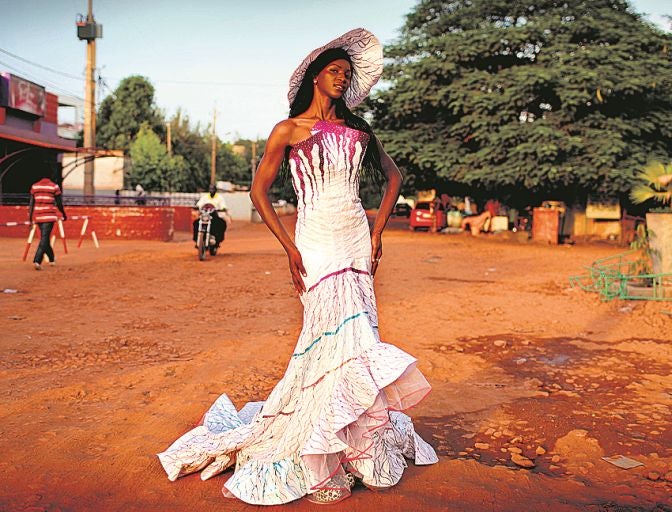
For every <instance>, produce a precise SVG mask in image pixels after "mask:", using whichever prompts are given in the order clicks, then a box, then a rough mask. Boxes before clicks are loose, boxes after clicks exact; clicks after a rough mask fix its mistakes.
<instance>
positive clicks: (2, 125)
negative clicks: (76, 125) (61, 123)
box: [0, 72, 77, 197]
mask: <svg viewBox="0 0 672 512" xmlns="http://www.w3.org/2000/svg"><path fill="white" fill-rule="evenodd" d="M58 107H59V100H58V97H57V96H56V95H55V94H52V93H49V92H47V91H46V90H45V88H44V87H43V86H41V85H39V84H36V83H34V82H31V81H30V80H26V79H25V78H21V77H19V76H17V75H13V74H10V73H5V72H0V197H2V194H27V193H28V192H29V191H30V187H31V185H32V184H33V183H34V182H36V181H37V180H39V179H40V178H43V177H45V176H53V175H54V174H55V173H57V174H58V176H60V170H61V155H62V153H64V152H72V151H75V148H76V146H77V142H76V140H74V139H73V138H65V137H63V136H61V135H59V131H58Z"/></svg>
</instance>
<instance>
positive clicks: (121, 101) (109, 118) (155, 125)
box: [96, 76, 163, 149]
mask: <svg viewBox="0 0 672 512" xmlns="http://www.w3.org/2000/svg"><path fill="white" fill-rule="evenodd" d="M145 123H146V124H148V125H149V127H150V128H151V129H153V130H154V131H155V132H157V133H161V132H162V130H163V116H162V114H161V112H160V111H159V110H158V108H157V107H156V104H155V102H154V86H153V85H152V84H151V83H150V82H149V80H147V79H146V78H145V77H142V76H129V77H127V78H124V79H123V80H122V81H121V82H120V83H119V86H118V87H117V88H116V89H115V91H114V93H112V94H111V95H109V96H107V97H106V98H105V99H104V100H103V101H102V103H101V104H100V107H99V109H98V126H97V129H96V144H97V145H98V146H99V147H103V148H107V149H128V148H129V147H130V145H131V142H133V139H135V136H136V134H137V133H138V132H139V131H140V127H141V126H142V125H143V124H145Z"/></svg>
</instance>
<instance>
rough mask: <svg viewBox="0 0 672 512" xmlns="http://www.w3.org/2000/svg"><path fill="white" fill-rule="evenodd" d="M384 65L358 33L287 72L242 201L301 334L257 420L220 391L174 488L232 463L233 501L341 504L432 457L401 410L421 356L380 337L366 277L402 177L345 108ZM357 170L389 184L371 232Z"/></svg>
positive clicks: (422, 387)
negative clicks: (266, 238)
mask: <svg viewBox="0 0 672 512" xmlns="http://www.w3.org/2000/svg"><path fill="white" fill-rule="evenodd" d="M382 66H383V54H382V47H381V45H380V43H379V41H378V39H376V38H375V36H374V35H373V34H371V33H370V32H369V31H367V30H365V29H355V30H352V31H350V32H348V33H346V34H344V35H342V36H341V37H339V38H337V39H335V40H333V41H331V42H330V43H328V44H327V45H325V46H323V47H321V48H318V49H316V50H314V51H313V52H311V53H310V54H309V55H308V56H307V57H306V58H305V59H304V61H303V62H302V63H301V65H300V66H299V67H298V68H297V69H296V71H295V72H294V74H293V75H292V77H291V79H290V89H289V94H288V98H289V103H290V114H289V119H286V120H284V121H281V122H280V123H278V124H277V125H276V126H275V128H274V129H273V131H272V132H271V135H270V136H269V138H268V142H267V145H266V150H265V152H264V156H263V158H262V160H261V162H260V164H259V167H258V169H257V172H256V175H255V177H254V181H253V183H252V188H251V193H250V196H251V199H252V202H253V203H254V206H255V207H256V208H257V211H258V212H259V215H260V216H261V218H262V219H263V220H264V222H265V223H266V225H267V226H268V228H269V229H270V230H271V232H272V233H273V234H274V235H275V236H276V238H277V239H278V241H279V242H280V244H281V245H282V246H283V248H284V249H285V252H286V253H287V257H288V260H289V270H290V273H291V277H292V281H293V283H294V287H295V289H296V291H297V292H298V293H299V297H300V300H301V302H302V303H303V308H304V313H303V329H302V331H301V334H300V336H299V339H298V342H297V344H296V348H295V349H294V351H293V353H292V355H291V357H290V362H289V365H288V366H287V370H286V372H285V375H284V376H283V378H282V379H281V380H280V382H278V384H277V385H276V387H275V388H274V389H273V391H272V392H271V394H270V395H269V397H268V398H267V400H266V401H265V402H264V403H263V405H262V406H261V407H260V408H259V410H258V411H257V412H256V414H253V415H251V416H252V417H250V414H248V413H250V412H251V410H254V404H248V405H247V406H245V407H244V408H243V409H242V410H241V412H240V413H237V412H236V409H235V408H234V407H233V404H232V403H231V401H230V400H229V399H228V397H226V395H222V396H221V397H220V398H219V399H218V400H217V401H216V402H215V405H214V406H213V407H212V408H211V409H210V410H209V411H208V412H207V413H206V415H205V418H204V422H203V424H202V425H200V426H198V427H196V428H195V429H193V430H191V431H189V432H187V433H186V434H184V435H183V436H182V437H181V438H179V439H178V440H177V441H176V442H175V443H173V445H172V446H170V447H169V448H168V449H167V450H166V451H164V452H162V453H160V454H159V459H160V461H161V463H162V465H163V467H164V469H165V470H166V472H167V474H168V477H169V479H170V480H175V479H177V478H178V477H180V476H182V475H184V474H187V473H191V472H194V471H198V470H202V473H201V478H203V479H205V478H209V477H211V476H214V475H216V474H218V473H220V472H221V471H223V470H225V469H226V468H227V467H229V466H231V465H233V464H234V463H235V471H234V473H233V475H232V476H231V478H230V479H229V480H228V481H227V482H226V483H225V484H224V489H223V491H224V494H225V495H226V496H228V497H236V498H238V499H241V500H243V501H245V502H247V503H250V504H256V505H275V504H280V503H288V502H290V501H293V500H297V499H300V498H303V497H305V498H306V499H308V500H309V501H312V502H315V503H321V504H330V503H337V502H339V501H341V500H343V499H346V498H348V497H349V496H350V492H351V487H352V486H353V485H354V482H355V479H359V480H361V482H362V483H363V484H364V485H365V486H367V487H369V488H372V489H376V490H379V489H385V488H388V487H391V486H393V485H395V484H396V483H397V482H399V480H400V479H401V476H402V473H403V471H404V469H405V467H406V460H405V459H406V458H411V459H414V460H415V463H416V464H433V463H435V462H437V461H438V458H437V456H436V453H435V451H434V449H433V448H432V447H431V446H430V445H429V444H427V443H426V442H425V441H424V440H422V439H421V438H420V436H418V435H417V434H416V433H415V430H414V428H413V423H412V422H411V419H410V418H409V417H408V416H406V415H405V414H403V413H401V412H400V411H402V410H406V409H408V408H409V407H412V406H413V405H415V404H417V403H418V402H420V401H421V400H422V399H423V398H424V397H425V395H426V394H427V393H428V392H429V390H430V386H429V384H428V383H427V380H426V379H425V378H424V376H423V375H422V374H421V373H420V371H419V370H418V369H417V368H416V362H417V361H416V359H415V358H413V357H412V356H410V355H409V354H407V353H406V352H404V351H402V350H400V349H398V348H397V347H395V346H393V345H390V344H388V343H385V342H383V341H381V340H380V337H379V333H378V314H377V307H376V299H375V294H374V289H373V278H374V275H375V273H376V270H377V268H378V265H379V264H380V261H381V258H382V255H383V249H382V240H381V236H382V232H383V230H384V228H385V225H386V223H387V220H388V218H389V216H390V214H391V213H392V209H393V207H394V205H395V203H396V201H397V197H398V196H399V190H400V187H401V173H400V172H399V169H398V168H397V166H396V165H395V164H394V162H393V161H392V159H391V158H390V157H389V156H388V155H387V153H385V151H384V149H383V146H382V145H381V144H380V142H379V141H378V139H377V138H376V136H375V135H374V134H373V132H372V130H371V127H370V126H369V124H368V123H367V122H366V121H365V120H364V119H362V118H360V117H357V116H356V115H355V114H353V113H352V112H351V111H350V109H351V108H352V107H354V106H355V105H357V104H358V103H360V102H361V101H362V100H363V99H364V98H365V97H366V96H367V95H368V93H369V90H370V89H371V87H372V86H373V85H374V84H375V83H376V82H377V80H378V78H379V77H380V75H381V73H382ZM281 167H284V168H286V169H288V170H289V172H290V174H291V179H292V182H293V185H294V189H295V191H296V194H297V198H298V208H297V221H296V231H295V236H294V239H292V238H291V237H290V236H289V234H288V233H287V231H286V230H285V228H284V226H283V224H282V223H281V222H280V219H279V218H278V215H277V214H276V213H275V210H274V209H273V205H272V202H271V199H270V197H269V193H270V188H271V186H272V184H273V181H274V180H275V178H276V176H277V174H278V172H279V169H280V168H281ZM362 172H370V173H372V174H373V175H375V176H379V177H380V179H381V180H385V181H386V187H385V192H384V194H383V198H382V201H381V204H380V208H379V210H378V214H377V216H376V219H375V221H374V223H373V227H372V229H371V231H369V224H368V221H367V217H366V212H365V211H364V208H363V207H362V203H361V200H360V198H359V180H360V176H361V173H362ZM372 506H374V505H372ZM374 507H375V506H374Z"/></svg>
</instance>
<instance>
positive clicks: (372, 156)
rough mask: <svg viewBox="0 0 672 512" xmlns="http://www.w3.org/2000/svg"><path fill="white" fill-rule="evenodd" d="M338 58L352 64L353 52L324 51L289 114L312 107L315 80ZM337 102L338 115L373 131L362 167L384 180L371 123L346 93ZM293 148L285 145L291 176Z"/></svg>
mask: <svg viewBox="0 0 672 512" xmlns="http://www.w3.org/2000/svg"><path fill="white" fill-rule="evenodd" d="M338 59H345V60H347V61H348V62H350V65H352V60H351V59H350V55H349V54H348V52H347V51H345V50H344V49H343V48H329V49H328V50H325V51H323V52H322V53H320V54H319V55H318V56H317V58H316V59H315V60H314V61H313V62H311V63H310V65H309V66H308V68H307V69H306V72H305V74H304V75H303V80H302V81H301V85H300V86H299V90H298V91H297V92H296V96H295V97H294V101H293V102H292V104H291V105H290V107H289V116H288V117H290V118H292V117H297V116H299V115H301V114H303V113H304V112H305V111H306V110H308V107H310V104H311V103H312V101H313V80H314V79H315V77H316V76H317V75H318V74H319V73H320V71H322V70H323V69H324V68H325V67H326V66H327V65H328V64H329V63H330V62H333V61H335V60H338ZM352 72H353V74H354V73H355V70H354V69H353V70H352ZM334 105H335V107H336V117H337V118H339V119H343V120H344V121H345V125H346V126H348V127H350V128H354V129H355V130H359V131H362V132H366V133H368V134H369V137H370V139H369V143H368V144H367V146H366V151H365V152H364V158H363V159H362V170H363V171H364V173H365V174H367V175H370V176H371V178H373V180H374V181H375V182H376V183H382V182H383V181H384V180H385V177H384V174H383V167H382V165H381V163H380V152H379V151H378V144H376V141H375V139H374V134H373V130H372V129H371V125H369V123H367V122H366V121H365V120H364V119H362V118H361V117H359V116H357V115H355V114H353V113H352V111H351V110H350V109H349V108H348V107H347V106H346V104H345V100H344V99H343V98H342V97H341V98H338V99H336V100H334ZM291 149H292V148H291V147H290V146H287V148H286V149H285V158H284V161H283V163H282V174H284V175H285V176H289V163H288V162H289V152H290V151H291Z"/></svg>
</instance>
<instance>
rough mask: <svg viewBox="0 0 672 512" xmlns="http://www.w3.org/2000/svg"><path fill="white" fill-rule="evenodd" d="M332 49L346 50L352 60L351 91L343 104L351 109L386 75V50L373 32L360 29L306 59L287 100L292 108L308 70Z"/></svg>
mask: <svg viewBox="0 0 672 512" xmlns="http://www.w3.org/2000/svg"><path fill="white" fill-rule="evenodd" d="M330 48H342V49H343V50H345V51H346V52H348V55H349V56H350V61H351V64H352V81H351V82H350V87H348V90H347V91H345V93H344V94H343V100H344V101H345V104H346V105H347V107H348V108H353V107H355V106H357V105H359V104H360V103H361V102H362V101H363V100H364V98H366V97H367V96H368V94H369V91H370V90H371V88H372V87H373V86H374V85H375V84H376V82H378V79H379V78H380V75H382V73H383V47H382V45H381V44H380V41H378V38H377V37H376V36H374V35H373V34H372V33H371V32H369V31H368V30H366V29H364V28H356V29H354V30H351V31H349V32H346V33H345V34H343V35H342V36H340V37H337V38H336V39H334V40H333V41H330V42H329V43H327V44H325V45H324V46H322V47H320V48H316V49H315V50H313V51H312V52H310V53H309V54H308V56H307V57H306V58H305V59H303V62H301V64H300V65H299V67H298V68H296V69H295V70H294V73H292V76H291V78H290V79H289V92H288V93H287V99H288V100H289V104H290V105H291V104H292V103H293V102H294V99H295V98H296V94H297V92H298V91H299V87H300V86H301V82H302V81H303V77H304V75H305V74H306V70H307V69H308V66H310V64H311V63H312V62H313V61H314V60H315V59H316V58H317V57H318V55H320V54H321V53H322V52H323V51H325V50H329V49H330Z"/></svg>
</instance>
